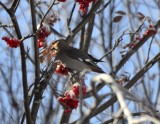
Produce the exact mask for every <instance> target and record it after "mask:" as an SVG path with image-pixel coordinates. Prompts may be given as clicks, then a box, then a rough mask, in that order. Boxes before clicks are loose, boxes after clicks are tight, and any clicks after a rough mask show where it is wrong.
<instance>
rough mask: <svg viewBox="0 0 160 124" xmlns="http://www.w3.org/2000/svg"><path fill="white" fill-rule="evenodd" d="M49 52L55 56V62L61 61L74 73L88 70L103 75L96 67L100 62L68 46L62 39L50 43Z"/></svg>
mask: <svg viewBox="0 0 160 124" xmlns="http://www.w3.org/2000/svg"><path fill="white" fill-rule="evenodd" d="M50 50H51V51H53V52H54V54H55V61H56V60H58V61H61V62H62V63H63V64H64V65H65V66H66V67H67V68H68V69H70V70H73V71H76V72H82V71H85V70H90V71H93V72H98V73H105V72H104V71H103V70H102V69H101V68H100V67H98V66H97V65H96V63H97V62H102V61H101V60H98V59H96V58H94V57H93V56H92V55H90V54H88V53H85V52H84V51H82V50H79V49H77V48H74V47H71V46H69V45H68V44H67V43H66V40H64V39H59V40H56V41H55V42H53V43H51V47H50Z"/></svg>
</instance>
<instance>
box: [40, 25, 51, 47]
mask: <svg viewBox="0 0 160 124" xmlns="http://www.w3.org/2000/svg"><path fill="white" fill-rule="evenodd" d="M50 33H51V32H50V27H49V25H48V24H46V23H43V26H42V27H41V28H40V29H39V30H38V32H37V35H38V41H37V42H38V48H41V47H45V45H46V37H48V36H49V35H50Z"/></svg>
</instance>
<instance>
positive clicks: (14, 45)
mask: <svg viewBox="0 0 160 124" xmlns="http://www.w3.org/2000/svg"><path fill="white" fill-rule="evenodd" d="M2 40H5V41H6V43H7V44H8V46H9V47H12V48H17V47H18V46H19V45H20V41H19V40H18V39H16V38H8V37H2Z"/></svg>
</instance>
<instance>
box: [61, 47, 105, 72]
mask: <svg viewBox="0 0 160 124" xmlns="http://www.w3.org/2000/svg"><path fill="white" fill-rule="evenodd" d="M64 52H65V54H66V55H67V56H69V57H70V58H72V59H76V60H79V61H81V62H84V63H85V64H86V65H88V66H90V67H91V68H92V69H93V70H97V72H103V71H102V70H101V68H99V67H98V66H97V65H96V64H95V63H94V60H92V59H93V58H92V57H90V55H88V54H86V53H85V52H83V51H81V50H78V49H76V48H72V49H65V50H64ZM71 53H72V54H71ZM82 56H83V57H82Z"/></svg>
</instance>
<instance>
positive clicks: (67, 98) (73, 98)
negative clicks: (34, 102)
mask: <svg viewBox="0 0 160 124" xmlns="http://www.w3.org/2000/svg"><path fill="white" fill-rule="evenodd" d="M80 85H82V84H80V83H78V82H77V83H75V84H73V85H72V87H71V90H70V91H66V92H65V94H64V97H59V98H58V101H59V102H60V103H61V104H62V105H63V106H64V109H65V112H66V113H70V112H72V110H73V109H76V108H77V107H78V103H79V100H78V99H79V95H80V92H82V95H83V94H86V86H85V85H83V86H80ZM80 90H82V91H80Z"/></svg>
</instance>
